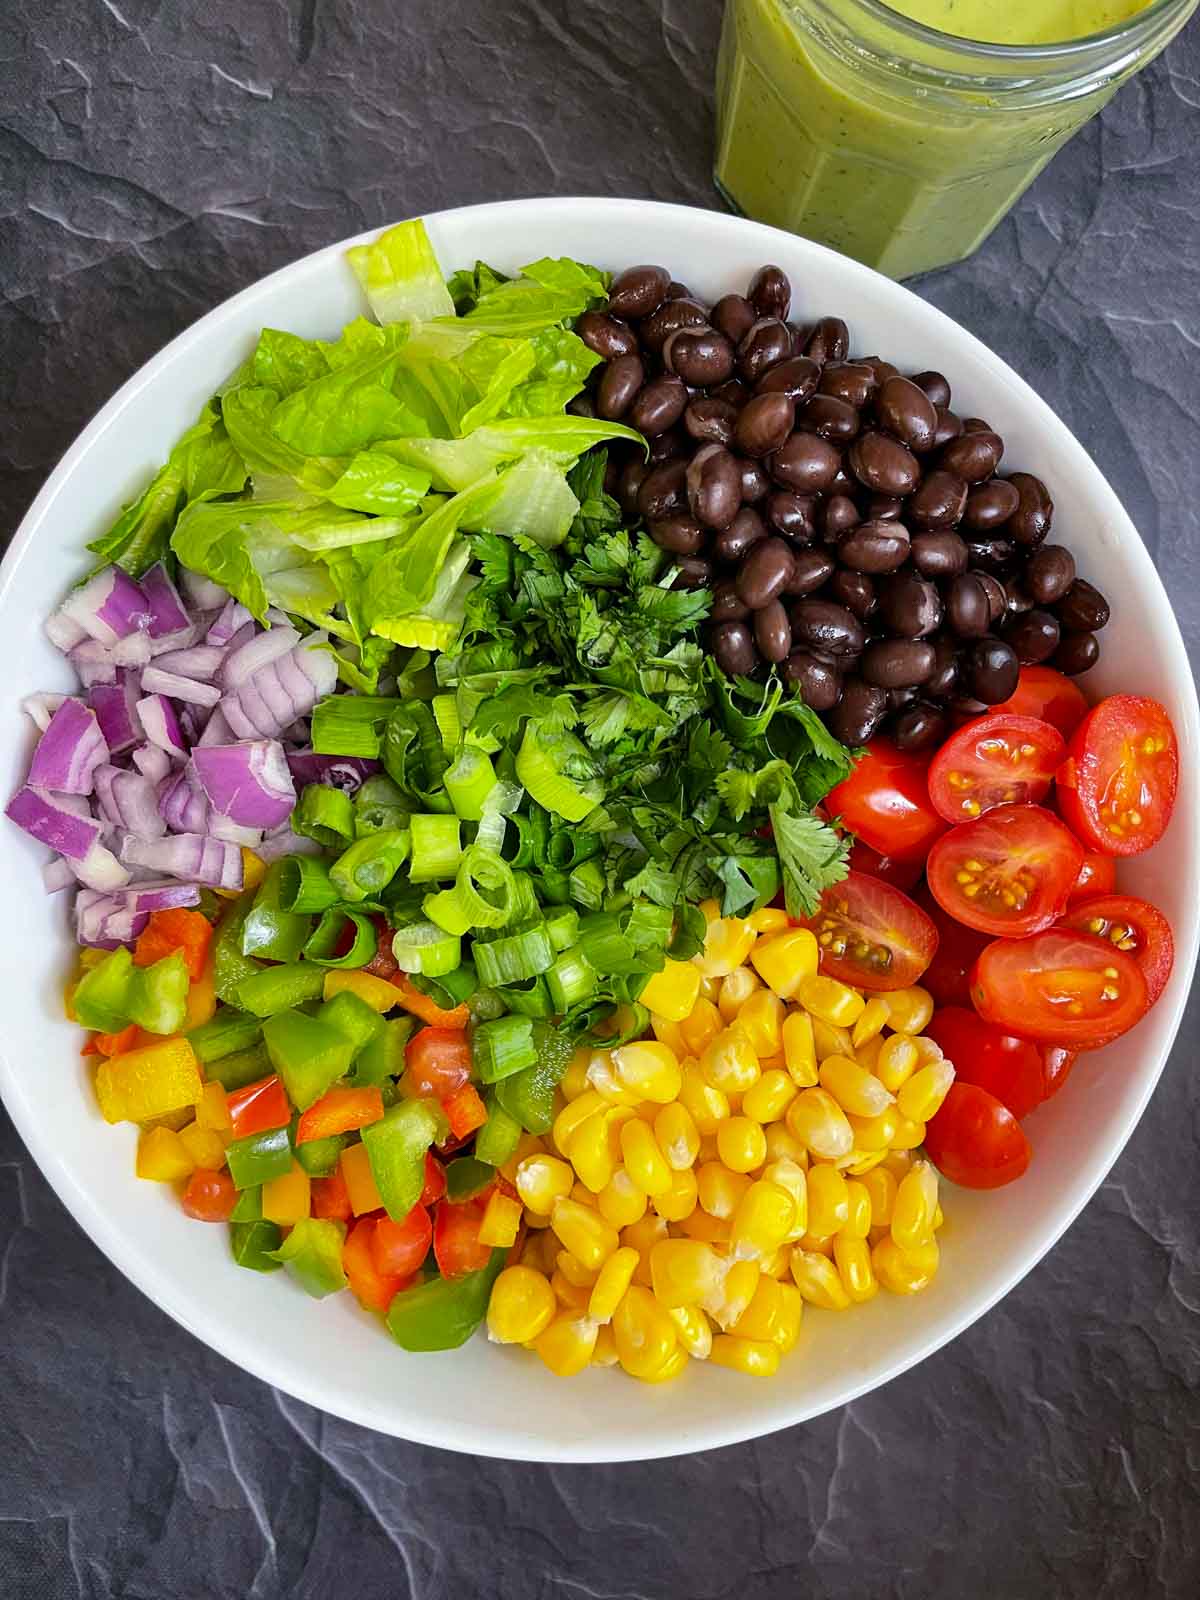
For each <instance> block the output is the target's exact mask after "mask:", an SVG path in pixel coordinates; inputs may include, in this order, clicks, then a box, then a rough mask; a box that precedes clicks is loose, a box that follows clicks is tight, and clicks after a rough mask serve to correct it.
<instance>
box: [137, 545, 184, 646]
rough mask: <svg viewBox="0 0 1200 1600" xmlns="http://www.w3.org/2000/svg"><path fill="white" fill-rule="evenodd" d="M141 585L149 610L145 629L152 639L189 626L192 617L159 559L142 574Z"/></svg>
mask: <svg viewBox="0 0 1200 1600" xmlns="http://www.w3.org/2000/svg"><path fill="white" fill-rule="evenodd" d="M141 587H142V593H143V594H144V595H145V596H146V605H147V607H148V609H149V612H150V626H149V628H148V630H147V631H148V633H149V634H150V637H151V638H152V639H161V638H163V636H164V635H165V634H169V633H177V632H178V631H179V629H180V628H187V627H190V626H191V621H192V619H191V617H189V616H188V614H187V611H186V610H185V609H184V604H183V601H182V600H181V599H180V598H179V590H178V589H177V588H176V587H175V585H174V584H173V583H172V582H171V578H170V575H169V574H168V572H167V569H166V567H164V566H163V564H162V562H161V561H160V562H158V563H157V564H156V565H155V566H153V567H151V568H150V570H149V572H146V573H143V574H142V578H141Z"/></svg>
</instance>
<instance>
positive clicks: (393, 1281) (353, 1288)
mask: <svg viewBox="0 0 1200 1600" xmlns="http://www.w3.org/2000/svg"><path fill="white" fill-rule="evenodd" d="M374 1232H375V1219H374V1217H364V1218H363V1219H362V1221H361V1222H356V1223H355V1224H354V1226H353V1227H352V1228H351V1229H350V1231H349V1232H348V1233H347V1235H346V1242H345V1243H344V1244H343V1245H342V1270H343V1271H344V1272H345V1274H346V1277H347V1278H348V1279H349V1281H350V1292H351V1293H352V1294H353V1296H354V1298H355V1299H356V1300H357V1301H358V1303H359V1305H360V1306H362V1307H363V1309H364V1310H366V1311H386V1310H387V1308H388V1307H389V1306H390V1305H391V1303H392V1301H393V1299H394V1298H395V1297H396V1295H397V1294H398V1293H399V1292H400V1290H401V1289H407V1288H408V1286H409V1284H410V1283H412V1281H413V1278H414V1277H415V1276H416V1274H415V1273H414V1274H413V1276H412V1277H408V1278H398V1277H392V1276H385V1275H384V1274H383V1273H381V1272H378V1271H376V1268H375V1263H374V1261H373V1260H372V1259H371V1239H372V1236H373V1235H374Z"/></svg>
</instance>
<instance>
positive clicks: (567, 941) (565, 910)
mask: <svg viewBox="0 0 1200 1600" xmlns="http://www.w3.org/2000/svg"><path fill="white" fill-rule="evenodd" d="M546 932H547V933H548V934H549V935H550V943H551V944H552V945H553V946H554V948H555V949H556V950H569V949H570V948H571V946H572V945H573V944H574V943H575V941H576V939H578V937H579V913H578V911H576V909H575V907H574V906H563V907H562V908H561V909H560V910H557V911H551V912H550V913H549V914H548V915H547V917H546Z"/></svg>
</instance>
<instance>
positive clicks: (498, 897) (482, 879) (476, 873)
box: [454, 844, 536, 928]
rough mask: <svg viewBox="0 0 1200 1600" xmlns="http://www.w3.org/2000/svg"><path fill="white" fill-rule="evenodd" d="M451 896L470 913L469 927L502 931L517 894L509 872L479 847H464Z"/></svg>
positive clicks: (502, 864)
mask: <svg viewBox="0 0 1200 1600" xmlns="http://www.w3.org/2000/svg"><path fill="white" fill-rule="evenodd" d="M454 892H455V894H457V895H458V897H459V899H460V900H461V901H462V903H463V904H464V905H465V906H466V908H467V910H468V911H469V912H470V914H471V923H472V926H473V927H476V928H502V927H504V926H505V924H506V923H509V922H511V921H512V919H513V911H514V903H515V899H516V894H517V886H516V883H515V881H514V873H513V870H512V868H511V867H510V866H509V864H508V862H507V861H502V860H501V859H500V857H499V856H497V855H493V854H492V853H491V851H489V850H485V849H484V848H483V846H482V845H479V844H472V845H468V846H467V848H466V849H465V850H464V851H463V853H462V860H461V861H460V862H459V864H458V872H457V874H456V875H455V879H454ZM535 907H536V902H535Z"/></svg>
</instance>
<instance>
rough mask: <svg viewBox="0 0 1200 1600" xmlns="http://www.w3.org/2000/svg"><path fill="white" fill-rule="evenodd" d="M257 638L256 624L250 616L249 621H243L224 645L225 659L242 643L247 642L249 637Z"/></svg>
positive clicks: (240, 646)
mask: <svg viewBox="0 0 1200 1600" xmlns="http://www.w3.org/2000/svg"><path fill="white" fill-rule="evenodd" d="M257 638H258V624H257V623H256V622H255V621H254V619H253V618H251V620H250V621H249V622H243V623H242V625H241V627H240V628H239V629H238V630H237V632H236V633H235V634H233V636H232V637H231V638H230V640H229V643H228V644H227V645H226V646H225V660H226V661H228V660H229V658H230V656H231V655H233V653H234V651H235V650H240V649H241V648H242V646H243V645H244V644H249V643H250V641H251V639H257Z"/></svg>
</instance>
